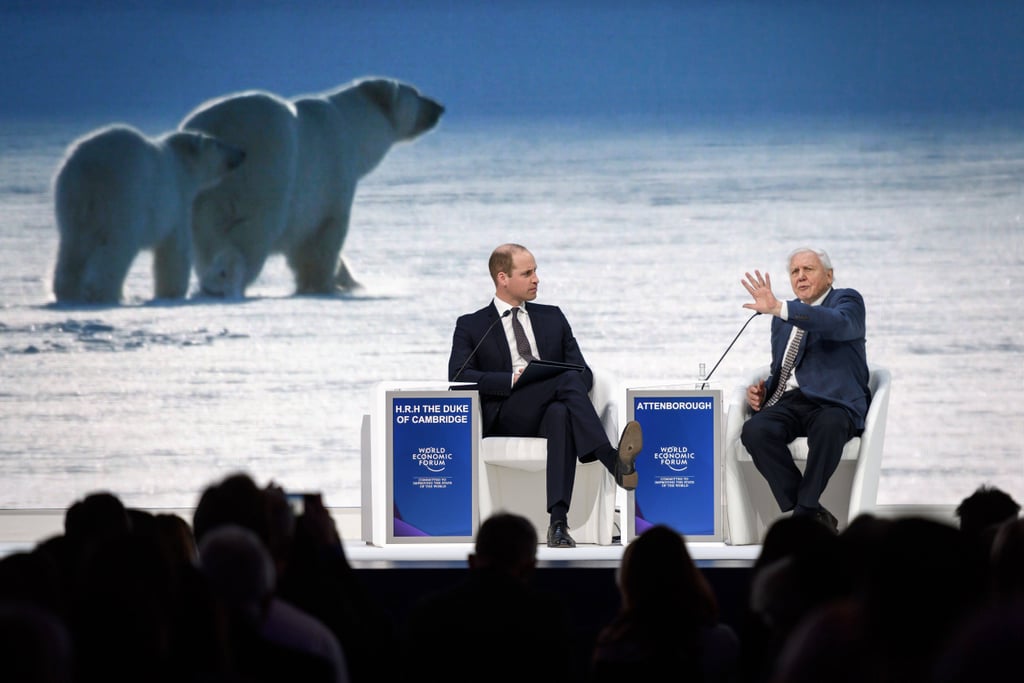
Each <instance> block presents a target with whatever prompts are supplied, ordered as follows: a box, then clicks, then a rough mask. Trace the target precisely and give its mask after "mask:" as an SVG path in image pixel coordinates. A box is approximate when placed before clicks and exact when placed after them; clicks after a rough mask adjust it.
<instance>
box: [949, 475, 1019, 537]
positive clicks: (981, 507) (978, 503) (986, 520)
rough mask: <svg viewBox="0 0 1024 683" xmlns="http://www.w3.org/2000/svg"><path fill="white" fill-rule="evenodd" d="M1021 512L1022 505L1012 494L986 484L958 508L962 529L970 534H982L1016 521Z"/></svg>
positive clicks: (965, 499) (957, 514)
mask: <svg viewBox="0 0 1024 683" xmlns="http://www.w3.org/2000/svg"><path fill="white" fill-rule="evenodd" d="M1019 512H1020V505H1019V504H1018V503H1017V501H1015V500H1014V499H1013V498H1012V497H1010V494H1008V493H1006V492H1005V491H1003V490H1001V489H998V488H996V487H995V486H987V485H985V484H982V485H981V486H979V487H978V488H977V489H976V490H975V491H974V493H972V494H971V495H969V496H967V497H966V498H964V499H963V500H962V501H960V504H959V505H958V506H957V508H956V516H957V517H958V518H959V519H960V528H961V529H962V530H963V531H966V532H967V533H970V534H976V533H981V532H982V531H983V530H984V529H986V528H987V527H990V526H992V525H994V524H1001V523H1002V522H1006V521H1009V520H1011V519H1016V517H1017V515H1018V513H1019Z"/></svg>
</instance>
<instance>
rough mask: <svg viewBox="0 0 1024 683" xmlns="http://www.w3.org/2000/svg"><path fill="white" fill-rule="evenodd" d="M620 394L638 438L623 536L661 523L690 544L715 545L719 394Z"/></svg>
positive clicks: (718, 517) (718, 492)
mask: <svg viewBox="0 0 1024 683" xmlns="http://www.w3.org/2000/svg"><path fill="white" fill-rule="evenodd" d="M626 393H627V401H628V406H629V413H630V418H631V419H634V420H636V421H637V422H639V423H640V426H641V427H642V428H643V433H644V445H643V450H642V451H641V452H640V455H639V456H638V457H637V461H636V468H637V472H638V473H639V475H640V477H639V479H640V480H639V483H638V484H637V488H636V490H635V491H634V492H632V494H631V495H630V504H631V507H632V510H631V512H632V514H631V515H630V519H629V524H628V527H627V536H628V537H632V536H634V535H636V534H640V533H642V532H643V531H644V530H645V529H647V528H649V527H650V526H652V525H654V524H666V525H668V526H671V527H672V528H674V529H676V530H677V531H679V532H680V533H682V534H683V535H685V536H686V538H687V540H690V541H721V540H722V537H723V535H722V516H723V515H722V469H721V462H722V455H721V450H722V443H721V442H722V437H721V431H722V392H721V390H718V389H713V390H699V389H694V390H686V389H671V390H651V389H628V390H627V392H626Z"/></svg>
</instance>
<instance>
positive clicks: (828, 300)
mask: <svg viewBox="0 0 1024 683" xmlns="http://www.w3.org/2000/svg"><path fill="white" fill-rule="evenodd" d="M787 306H788V307H789V320H788V321H787V320H783V319H782V318H779V317H773V318H772V330H771V337H772V365H771V375H770V376H769V377H768V379H767V380H766V381H765V387H766V388H765V392H766V393H765V396H771V395H772V393H773V392H774V391H775V384H776V383H777V381H778V376H779V370H780V369H781V367H782V359H783V357H784V356H785V355H786V346H787V345H788V344H789V335H790V332H791V331H792V329H793V326H794V325H795V326H796V327H800V328H802V329H803V330H804V331H805V333H804V340H803V343H802V344H801V345H800V350H799V352H798V353H797V356H796V366H795V368H796V369H795V372H796V379H797V382H798V383H799V384H800V390H801V391H803V393H804V395H805V396H807V397H808V398H812V399H818V400H822V401H828V402H829V403H837V404H839V405H841V406H842V407H843V408H845V409H846V411H847V412H848V413H849V414H850V419H852V420H853V423H854V426H855V427H856V428H857V429H863V428H864V416H865V415H867V412H868V402H869V401H870V398H871V396H870V391H869V389H868V363H867V353H866V349H865V327H866V325H865V318H866V315H865V311H864V299H863V297H861V295H860V293H859V292H858V291H857V290H855V289H835V288H833V289H832V291H830V292H829V293H828V295H827V296H826V297H825V299H824V301H822V302H821V305H819V306H812V305H810V304H805V303H803V302H801V301H800V300H799V299H793V300H791V301H789V302H788V303H787Z"/></svg>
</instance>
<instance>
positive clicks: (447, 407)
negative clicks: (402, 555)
mask: <svg viewBox="0 0 1024 683" xmlns="http://www.w3.org/2000/svg"><path fill="white" fill-rule="evenodd" d="M390 398H391V400H390V401H389V403H390V406H389V410H390V415H391V419H390V424H389V444H390V448H389V453H390V456H391V462H390V468H389V470H390V472H389V484H390V487H389V489H390V493H391V496H390V498H391V501H390V503H391V510H392V511H393V520H392V524H391V525H390V528H389V532H390V536H391V537H392V540H403V539H404V540H417V541H426V540H445V541H452V540H468V539H472V537H473V536H474V534H475V531H476V487H475V485H474V482H475V480H476V466H475V459H476V458H475V451H476V443H477V432H476V430H477V425H476V424H475V416H476V412H475V408H474V402H475V400H476V393H475V392H450V391H449V392H433V393H431V395H417V396H409V395H408V394H407V393H406V392H401V393H397V394H396V395H394V396H391V397H390Z"/></svg>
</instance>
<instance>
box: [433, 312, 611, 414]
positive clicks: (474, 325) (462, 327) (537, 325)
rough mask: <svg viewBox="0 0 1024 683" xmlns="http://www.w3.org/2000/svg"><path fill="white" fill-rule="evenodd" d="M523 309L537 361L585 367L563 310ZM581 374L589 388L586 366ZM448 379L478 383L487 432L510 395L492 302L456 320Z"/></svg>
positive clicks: (506, 351)
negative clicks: (541, 359)
mask: <svg viewBox="0 0 1024 683" xmlns="http://www.w3.org/2000/svg"><path fill="white" fill-rule="evenodd" d="M525 306H526V312H527V313H528V314H529V316H530V325H531V326H532V327H533V336H534V337H535V338H536V341H537V352H538V353H539V354H540V357H541V358H543V359H544V360H553V361H560V362H563V363H576V364H578V365H584V366H586V365H587V363H586V361H585V360H584V358H583V352H582V351H580V347H579V344H577V343H576V338H575V337H574V336H573V334H572V328H571V327H570V326H569V321H568V320H566V318H565V315H564V314H563V313H562V309H560V308H559V307H558V306H548V305H545V304H535V303H532V302H527V303H526V304H525ZM478 344H479V348H477V345H478ZM473 349H476V353H473ZM471 354H472V357H470V355H471ZM467 359H468V361H469V362H468V363H467ZM463 363H465V364H466V367H465V369H463V370H462V372H461V373H460V372H459V368H461V367H462V365H463ZM456 375H458V376H456ZM583 375H584V377H583V381H584V383H585V384H586V386H587V388H588V389H590V388H591V387H592V386H593V383H594V376H593V374H592V373H591V371H590V368H589V366H588V367H587V369H586V370H584V372H583ZM448 377H449V379H450V381H452V382H467V383H474V384H476V385H477V388H478V389H479V391H480V409H481V411H482V412H483V429H484V432H485V433H486V432H487V430H488V428H489V427H490V425H491V424H492V423H493V422H494V418H495V417H497V415H498V409H499V408H500V407H501V403H502V401H503V400H504V399H505V398H507V397H508V396H509V395H510V394H511V393H512V351H511V349H510V348H509V345H508V340H507V339H506V338H505V330H504V329H503V325H502V323H501V322H500V318H499V317H498V309H497V308H495V307H494V303H493V302H492V303H490V304H488V305H487V306H484V307H483V308H481V309H480V310H479V311H476V312H474V313H467V314H466V315H462V316H459V319H458V320H457V321H456V322H455V333H454V335H453V337H452V352H451V356H450V357H449V358H448Z"/></svg>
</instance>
